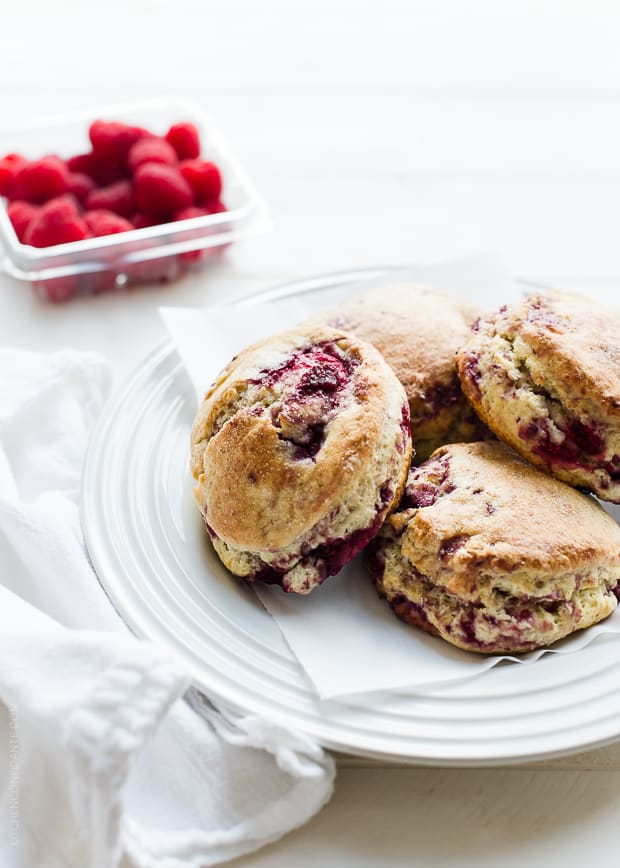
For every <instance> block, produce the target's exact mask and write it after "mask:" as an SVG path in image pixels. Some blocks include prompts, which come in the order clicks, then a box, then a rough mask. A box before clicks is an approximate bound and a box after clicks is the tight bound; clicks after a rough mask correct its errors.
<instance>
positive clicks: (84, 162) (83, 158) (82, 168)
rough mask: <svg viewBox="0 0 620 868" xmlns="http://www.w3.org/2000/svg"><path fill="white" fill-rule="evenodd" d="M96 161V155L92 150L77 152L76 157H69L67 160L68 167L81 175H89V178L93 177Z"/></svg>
mask: <svg viewBox="0 0 620 868" xmlns="http://www.w3.org/2000/svg"><path fill="white" fill-rule="evenodd" d="M94 161H95V155H94V154H93V152H92V151H89V152H88V153H87V154H76V155H75V157H69V159H68V160H67V169H69V171H70V172H77V173H79V174H80V175H88V177H89V178H92V176H93V167H94Z"/></svg>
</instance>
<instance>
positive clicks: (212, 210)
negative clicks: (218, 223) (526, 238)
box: [207, 199, 228, 214]
mask: <svg viewBox="0 0 620 868" xmlns="http://www.w3.org/2000/svg"><path fill="white" fill-rule="evenodd" d="M207 210H208V211H209V214H221V213H222V212H223V211H227V210H228V209H227V207H226V205H224V203H223V202H222V200H221V199H218V200H217V201H216V202H209V205H208V206H207Z"/></svg>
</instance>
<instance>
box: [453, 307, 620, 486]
mask: <svg viewBox="0 0 620 868" xmlns="http://www.w3.org/2000/svg"><path fill="white" fill-rule="evenodd" d="M472 328H473V331H472V334H471V337H470V339H469V340H468V341H467V343H466V344H465V346H464V347H463V348H462V349H461V350H460V352H459V353H458V355H457V364H458V371H459V375H460V378H461V383H462V386H463V391H464V392H465V394H466V395H467V397H468V398H469V400H470V401H471V403H472V404H473V406H474V408H475V410H476V412H477V413H478V415H479V416H480V417H481V418H482V419H483V421H484V422H486V424H487V425H488V426H489V428H491V429H492V430H493V431H494V433H495V434H497V436H498V437H500V438H501V439H502V440H505V441H506V443H509V444H510V445H511V446H513V447H514V448H515V449H516V450H517V452H519V453H520V454H521V455H522V456H523V457H524V458H527V460H528V461H531V462H532V464H536V465H537V466H538V467H542V468H544V469H545V470H546V471H547V472H549V473H552V474H553V475H554V476H557V478H558V479H562V480H564V482H568V483H569V484H570V485H575V486H578V487H581V488H585V489H587V490H589V491H592V492H594V493H595V494H596V495H597V496H598V497H600V498H602V499H603V500H610V501H612V502H614V503H618V502H620V309H618V308H606V307H603V306H602V305H599V304H597V303H596V302H594V301H592V299H589V298H584V297H582V296H578V295H571V294H568V293H560V292H553V293H548V294H544V295H531V296H529V298H527V299H525V300H524V301H522V302H521V303H520V304H517V305H514V306H511V307H508V308H506V307H504V308H502V309H501V310H500V311H499V312H498V313H496V314H493V315H492V316H489V317H485V318H484V319H481V320H480V321H478V322H476V323H474V325H473V327H472Z"/></svg>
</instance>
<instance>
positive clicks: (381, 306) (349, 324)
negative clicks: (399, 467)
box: [314, 283, 485, 461]
mask: <svg viewBox="0 0 620 868" xmlns="http://www.w3.org/2000/svg"><path fill="white" fill-rule="evenodd" d="M478 313H479V311H478V310H477V309H476V308H475V307H474V306H472V305H471V304H470V303H469V302H466V301H463V300H462V299H460V298H457V297H456V296H453V295H450V294H449V293H447V292H440V291H439V290H436V289H430V288H429V287H425V286H416V285H415V284H409V283H402V284H393V285H388V286H384V287H381V288H380V289H372V290H370V291H369V292H366V293H364V294H363V295H360V296H357V297H356V298H353V299H350V300H348V301H346V302H344V303H343V304H341V305H339V306H337V307H334V308H332V309H330V310H327V311H325V312H324V313H323V314H320V315H319V316H318V317H316V318H314V321H315V322H319V321H320V322H324V323H327V324H328V325H330V326H333V327H334V328H342V329H344V330H345V331H347V332H350V333H353V334H355V335H357V336H358V337H359V338H361V339H362V340H365V341H368V342H369V343H371V344H373V345H374V346H375V347H376V348H377V349H378V350H379V352H380V353H381V354H382V355H383V357H384V358H385V360H386V361H387V363H388V364H389V365H390V366H391V367H392V369H393V371H394V373H395V374H396V376H397V377H398V379H399V380H400V381H401V383H402V384H403V386H404V387H405V392H406V393H407V399H408V401H409V409H410V413H411V430H412V433H413V442H414V446H415V452H416V460H417V461H424V460H425V459H426V458H428V456H429V455H430V454H431V452H432V451H433V450H434V449H436V448H437V447H438V446H442V445H443V444H444V443H456V442H467V441H470V440H480V439H483V437H484V434H485V428H484V426H483V425H482V424H481V423H480V421H479V420H478V418H477V416H476V414H475V413H474V412H473V411H472V409H471V406H470V405H469V403H468V401H467V400H466V398H465V396H464V395H463V393H462V391H461V386H460V383H459V378H458V376H457V373H456V369H455V365H454V355H455V353H456V351H457V350H458V349H460V348H461V347H462V346H463V344H464V343H465V342H466V341H467V339H468V337H469V334H470V332H469V326H470V325H471V323H472V322H473V321H474V320H475V318H476V317H477V316H478Z"/></svg>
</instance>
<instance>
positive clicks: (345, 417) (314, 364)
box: [192, 326, 412, 593]
mask: <svg viewBox="0 0 620 868" xmlns="http://www.w3.org/2000/svg"><path fill="white" fill-rule="evenodd" d="M411 451H412V447H411V434H410V426H409V409H408V406H407V402H406V398H405V394H404V391H403V389H402V386H401V385H400V383H399V382H398V380H397V379H396V377H395V375H394V374H393V372H392V371H391V370H390V368H389V367H388V365H387V364H386V363H385V361H384V360H383V359H382V357H381V356H380V355H379V353H378V352H377V351H376V350H375V349H374V348H373V347H371V346H370V345H368V344H365V343H364V342H363V341H359V340H357V339H355V338H353V337H351V336H349V335H346V334H345V333H343V332H339V331H336V330H333V329H330V328H327V327H322V326H321V327H315V328H306V329H294V330H292V331H290V332H285V333H283V334H280V335H276V336H273V337H271V338H269V339H267V340H265V341H262V342H260V343H258V344H255V345H253V346H252V347H249V348H248V349H246V350H244V351H243V352H242V353H241V354H240V355H239V356H238V357H236V358H235V359H234V360H233V361H232V362H231V364H230V365H229V367H228V368H227V369H226V370H225V371H224V372H222V374H221V375H220V377H219V378H218V380H217V382H216V383H215V384H214V386H213V387H212V389H211V390H210V391H209V393H208V394H207V396H206V398H205V401H204V403H203V406H202V407H201V409H200V411H199V414H198V416H197V418H196V421H195V423H194V427H193V430H192V472H193V474H194V478H195V479H196V481H197V485H196V489H195V494H196V500H197V502H198V506H199V507H200V509H201V511H202V513H203V515H204V517H205V523H206V527H207V530H208V532H209V535H210V537H211V540H212V542H213V546H214V548H215V550H216V552H217V553H218V555H219V557H220V559H221V560H222V561H223V562H224V564H225V565H226V566H227V567H228V568H229V569H230V570H231V571H232V572H233V573H235V574H236V575H238V576H242V577H243V578H245V579H246V580H248V581H263V582H268V583H275V584H278V585H281V586H282V587H283V588H284V590H286V591H294V592H296V593H308V592H309V591H311V590H312V589H313V588H314V587H315V586H316V585H318V584H320V583H321V582H322V581H323V580H324V579H325V578H326V577H327V576H329V575H333V574H335V573H336V572H338V571H339V570H340V568H341V567H342V566H344V564H346V563H347V562H348V561H349V560H350V559H351V558H352V557H354V556H355V554H357V552H358V551H360V550H361V549H362V548H363V547H364V546H365V545H366V544H367V543H368V541H369V540H370V539H372V538H373V537H374V536H375V535H376V533H377V531H378V530H379V527H380V525H381V523H382V521H383V519H384V517H385V515H386V514H387V513H388V512H389V511H390V509H392V508H393V507H394V506H395V505H396V504H397V503H398V500H399V499H400V495H401V493H402V489H403V486H404V482H405V478H406V474H407V470H408V463H409V461H410V457H411Z"/></svg>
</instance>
